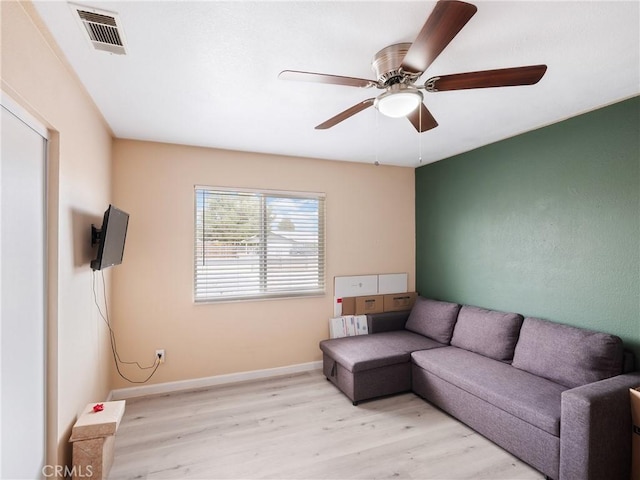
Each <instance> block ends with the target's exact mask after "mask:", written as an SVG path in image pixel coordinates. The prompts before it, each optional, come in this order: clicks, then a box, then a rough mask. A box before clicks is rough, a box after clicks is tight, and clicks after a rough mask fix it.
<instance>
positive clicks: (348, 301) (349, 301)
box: [340, 297, 356, 315]
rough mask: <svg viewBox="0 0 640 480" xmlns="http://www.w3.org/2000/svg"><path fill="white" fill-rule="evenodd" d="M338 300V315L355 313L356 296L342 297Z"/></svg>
mask: <svg viewBox="0 0 640 480" xmlns="http://www.w3.org/2000/svg"><path fill="white" fill-rule="evenodd" d="M341 300H342V301H341V302H340V303H341V304H342V312H341V313H340V315H355V314H356V297H343V298H342V299H341Z"/></svg>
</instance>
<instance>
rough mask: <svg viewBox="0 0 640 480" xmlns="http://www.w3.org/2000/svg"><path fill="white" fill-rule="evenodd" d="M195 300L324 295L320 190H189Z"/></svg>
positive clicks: (322, 199) (322, 203) (322, 213)
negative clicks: (192, 199) (193, 205)
mask: <svg viewBox="0 0 640 480" xmlns="http://www.w3.org/2000/svg"><path fill="white" fill-rule="evenodd" d="M195 203H196V218H195V295H194V296H195V300H196V302H198V301H215V300H235V299H246V298H265V297H291V296H300V295H318V294H322V293H324V196H323V195H319V194H298V193H296V194H290V193H283V192H267V191H231V190H225V189H213V188H201V187H198V188H196V190H195Z"/></svg>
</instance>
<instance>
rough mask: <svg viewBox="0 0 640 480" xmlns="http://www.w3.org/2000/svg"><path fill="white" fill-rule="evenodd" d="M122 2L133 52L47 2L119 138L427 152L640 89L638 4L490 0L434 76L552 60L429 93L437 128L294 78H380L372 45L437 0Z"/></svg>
mask: <svg viewBox="0 0 640 480" xmlns="http://www.w3.org/2000/svg"><path fill="white" fill-rule="evenodd" d="M82 3H83V4H84V5H86V6H89V7H94V8H99V9H104V10H108V11H111V12H115V13H117V14H118V15H119V17H120V20H121V22H122V26H123V28H124V33H125V37H126V42H127V49H128V53H127V55H112V54H109V53H105V52H100V51H96V50H94V49H93V48H92V47H91V46H90V44H89V42H88V41H87V40H86V39H85V38H84V35H83V32H82V30H81V27H80V25H79V23H78V22H77V21H76V20H75V19H74V17H73V14H74V12H73V9H72V8H70V6H69V4H68V3H66V2H58V1H46V2H38V1H36V2H34V4H35V6H36V8H37V10H38V12H39V14H40V15H41V16H42V18H43V20H44V22H45V24H46V25H47V27H48V28H49V29H50V31H51V33H52V34H53V36H54V38H55V39H56V41H57V42H58V44H59V45H60V47H61V49H62V51H63V52H64V54H65V55H66V57H67V59H68V60H69V63H70V64H71V66H72V67H73V69H74V70H75V71H76V73H77V74H78V76H79V78H80V80H81V81H82V83H83V84H84V86H85V87H86V89H87V91H88V92H89V94H90V95H91V96H92V98H93V99H94V101H95V103H96V105H97V106H98V108H99V109H100V111H101V112H102V114H103V115H104V117H105V119H106V121H107V122H108V124H109V125H110V127H111V128H112V130H113V132H114V134H115V135H116V136H117V137H119V138H132V139H140V140H152V141H160V142H170V143H178V144H187V145H198V146H207V147H216V148H224V149H231V150H241V151H251V152H264V153H274V154H282V155H292V156H302V157H314V158H325V159H331V160H343V161H355V162H371V163H374V162H376V161H378V162H380V163H382V164H393V165H404V166H417V165H419V164H421V163H422V164H425V163H429V162H433V161H437V160H440V159H443V158H447V157H450V156H452V155H455V154H458V153H462V152H465V151H469V150H472V149H474V148H477V147H479V146H482V145H486V144H489V143H492V142H495V141H499V140H502V139H504V138H508V137H511V136H514V135H517V134H520V133H522V132H525V131H529V130H533V129H536V128H539V127H541V126H544V125H549V124H551V123H555V122H557V121H561V120H564V119H566V118H569V117H572V116H575V115H578V114H580V113H584V112H586V111H590V110H593V109H596V108H599V107H602V106H604V105H608V104H610V103H614V102H617V101H620V100H623V99H625V98H629V97H632V96H634V95H638V94H639V93H640V41H639V40H640V3H638V2H636V1H631V2H617V1H613V2H610V1H603V2H598V1H588V2H575V1H566V2H555V1H536V2H526V1H498V2H491V1H477V2H473V3H474V4H475V5H476V6H477V7H478V11H477V13H476V14H475V16H474V17H473V18H472V19H471V20H470V21H469V23H468V24H467V25H466V26H465V27H464V28H463V29H462V31H461V32H460V33H459V34H458V35H457V36H456V37H455V38H454V39H453V41H452V42H451V43H450V44H449V45H448V47H447V48H445V50H444V51H443V52H442V54H441V55H440V56H439V57H438V58H437V59H436V60H435V62H434V63H433V64H432V65H431V66H430V67H429V69H428V70H427V71H426V72H425V73H424V75H423V76H422V77H421V80H420V81H419V83H424V81H425V80H426V79H427V78H429V77H432V76H436V75H444V74H452V73H460V72H468V71H477V70H487V69H494V68H505V67H514V66H523V65H532V64H541V63H543V64H546V65H548V70H547V73H546V75H545V76H544V77H543V78H542V80H541V81H540V82H539V83H538V84H537V85H532V86H523V87H504V88H491V89H477V90H463V91H453V92H437V93H425V103H426V105H427V106H428V108H429V110H430V111H431V113H432V114H433V115H434V117H435V118H436V119H437V121H438V123H439V126H438V127H437V128H435V129H433V130H429V131H427V132H424V133H422V134H418V133H417V132H416V131H415V129H414V128H413V127H412V125H411V124H410V123H409V121H408V120H406V119H404V118H400V119H391V118H387V117H384V116H382V115H381V114H379V113H378V112H377V110H376V109H375V108H369V109H367V110H365V111H363V112H361V113H359V114H357V115H355V116H353V117H351V118H349V119H347V120H345V121H344V122H342V123H340V124H338V125H336V126H335V127H333V128H331V129H329V130H324V131H322V130H315V129H314V127H315V126H316V125H318V124H319V123H321V122H323V121H325V120H327V119H328V118H330V117H332V116H333V115H335V114H337V113H339V112H341V111H343V110H345V109H346V108H348V107H350V106H352V105H354V104H356V103H359V102H361V101H362V100H364V99H367V98H370V97H372V96H375V95H377V94H379V93H380V92H381V91H380V90H375V89H360V88H355V87H345V86H336V85H324V84H317V83H306V82H304V83H303V82H291V81H284V80H279V79H278V73H279V72H280V71H282V70H285V69H291V70H303V71H310V72H321V73H329V74H335V75H345V76H354V77H362V78H371V79H374V74H373V72H372V70H371V60H372V58H373V55H374V54H375V53H376V52H377V51H379V50H380V49H382V48H383V47H385V46H387V45H390V44H394V43H398V42H412V41H413V40H414V39H415V37H416V35H417V34H418V32H419V31H420V28H421V27H422V25H423V24H424V22H425V20H426V19H427V17H428V16H429V14H430V13H431V11H432V10H433V8H434V5H435V2H425V1H411V2H399V1H398V2H396V1H387V2H382V1H380V2H377V1H374V2H341V1H299V2H294V1H275V2H271V1H259V2H249V1H234V2H222V1H196V2H187V1H179V2H178V1H153V2H152V1H148V2H144V1H137V2H91V1H90V0H87V1H83V2H82Z"/></svg>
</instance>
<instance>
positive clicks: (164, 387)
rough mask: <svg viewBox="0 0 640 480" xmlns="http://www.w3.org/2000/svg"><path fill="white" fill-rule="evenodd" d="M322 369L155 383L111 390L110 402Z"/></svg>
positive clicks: (310, 366) (312, 366) (304, 366)
mask: <svg viewBox="0 0 640 480" xmlns="http://www.w3.org/2000/svg"><path fill="white" fill-rule="evenodd" d="M320 369H322V361H317V362H309V363H299V364H297V365H289V366H286V367H276V368H265V369H264V370H251V371H249V372H238V373H228V374H225V375H216V376H213V377H203V378H193V379H190V380H178V381H176V382H166V383H155V384H152V385H142V386H139V387H127V388H118V389H116V390H111V392H110V393H109V397H108V398H109V400H126V399H128V398H136V397H145V396H147V395H158V394H164V393H171V392H179V391H183V390H193V389H196V388H204V387H212V386H214V385H228V384H231V383H238V382H246V381H248V380H258V379H262V378H272V377H281V376H283V375H292V374H295V373H303V372H311V371H314V370H320Z"/></svg>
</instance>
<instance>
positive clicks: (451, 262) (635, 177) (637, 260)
mask: <svg viewBox="0 0 640 480" xmlns="http://www.w3.org/2000/svg"><path fill="white" fill-rule="evenodd" d="M416 287H417V290H418V292H420V294H421V295H422V296H425V297H430V298H438V299H442V300H448V301H454V302H458V303H463V304H469V305H477V306H481V307H485V308H491V309H497V310H505V311H513V312H519V313H521V314H523V315H525V316H537V317H540V318H546V319H549V320H554V321H557V322H560V323H565V324H569V325H575V326H579V327H584V328H589V329H593V330H599V331H604V332H609V333H613V334H616V335H618V336H620V337H621V338H622V339H623V341H624V342H625V345H627V347H628V348H631V349H632V350H634V352H635V354H636V357H637V359H638V360H639V361H640V97H635V98H632V99H630V100H626V101H623V102H620V103H617V104H614V105H611V106H608V107H605V108H602V109H599V110H596V111H593V112H590V113H587V114H584V115H580V116H578V117H574V118H571V119H569V120H566V121H563V122H561V123H557V124H554V125H551V126H548V127H544V128H541V129H539V130H535V131H532V132H528V133H525V134H522V135H519V136H517V137H513V138H510V139H507V140H504V141H501V142H498V143H494V144H491V145H488V146H485V147H482V148H479V149H477V150H473V151H471V152H467V153H464V154H461V155H458V156H455V157H451V158H448V159H445V160H442V161H440V162H436V163H432V164H429V165H425V166H423V167H420V168H418V169H417V170H416Z"/></svg>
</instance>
